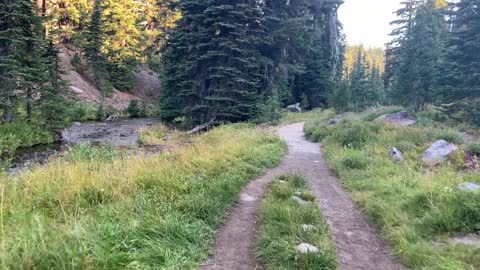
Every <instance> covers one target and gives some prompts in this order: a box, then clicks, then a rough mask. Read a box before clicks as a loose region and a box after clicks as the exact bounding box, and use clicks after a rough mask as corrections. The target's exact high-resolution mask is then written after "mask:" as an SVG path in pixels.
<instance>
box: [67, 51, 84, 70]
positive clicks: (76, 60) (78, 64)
mask: <svg viewBox="0 0 480 270" xmlns="http://www.w3.org/2000/svg"><path fill="white" fill-rule="evenodd" d="M70 64H72V66H74V67H75V70H76V71H77V72H78V73H80V74H81V75H84V74H85V71H86V69H87V67H86V66H85V65H84V64H83V62H82V58H81V57H80V55H79V54H78V53H75V55H74V56H73V57H72V60H70Z"/></svg>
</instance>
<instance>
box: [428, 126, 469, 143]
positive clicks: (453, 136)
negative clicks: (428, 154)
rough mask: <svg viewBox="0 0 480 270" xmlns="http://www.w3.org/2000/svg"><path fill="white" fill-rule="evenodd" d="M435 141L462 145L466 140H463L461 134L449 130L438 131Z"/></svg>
mask: <svg viewBox="0 0 480 270" xmlns="http://www.w3.org/2000/svg"><path fill="white" fill-rule="evenodd" d="M435 139H436V140H445V141H447V142H451V143H455V144H462V143H463V142H464V139H463V138H462V135H460V133H458V132H456V131H452V130H448V129H440V130H437V131H436V132H435Z"/></svg>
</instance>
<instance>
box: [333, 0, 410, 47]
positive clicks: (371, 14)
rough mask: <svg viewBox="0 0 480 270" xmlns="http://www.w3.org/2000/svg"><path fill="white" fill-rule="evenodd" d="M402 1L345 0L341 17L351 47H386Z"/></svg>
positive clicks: (341, 9) (340, 11) (340, 13)
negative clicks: (396, 11)
mask: <svg viewBox="0 0 480 270" xmlns="http://www.w3.org/2000/svg"><path fill="white" fill-rule="evenodd" d="M400 2H401V0H345V3H344V4H343V5H342V6H341V7H340V10H339V17H340V21H341V22H342V24H343V31H344V33H345V35H346V36H347V42H348V44H350V45H355V44H359V43H363V44H364V45H365V46H366V47H384V44H385V43H386V42H387V41H388V40H390V37H389V36H388V34H389V33H390V32H391V31H392V27H391V26H390V21H392V20H393V19H395V15H394V14H393V12H394V11H395V10H397V9H398V7H399V3H400Z"/></svg>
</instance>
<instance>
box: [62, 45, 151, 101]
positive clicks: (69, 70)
mask: <svg viewBox="0 0 480 270" xmlns="http://www.w3.org/2000/svg"><path fill="white" fill-rule="evenodd" d="M59 49H60V59H61V63H62V67H63V69H64V71H65V74H64V75H63V78H64V79H65V80H67V81H68V82H69V84H70V90H71V92H70V93H69V96H72V98H74V99H77V100H78V101H80V102H82V103H86V104H91V105H98V104H100V101H101V98H102V95H101V93H100V91H99V90H98V89H97V87H96V86H95V85H94V84H93V83H92V81H93V80H92V78H91V77H92V76H91V75H90V74H91V71H89V69H88V62H87V60H86V59H85V56H84V53H83V51H82V50H81V49H80V48H78V47H76V46H73V45H61V46H60V47H59ZM75 55H78V56H79V57H80V59H81V60H82V62H83V64H84V65H85V66H86V67H87V69H86V70H85V71H84V72H82V73H80V72H78V70H77V68H76V67H75V66H73V64H72V59H73V58H74V57H75ZM134 75H135V80H136V86H135V87H134V89H133V90H132V91H130V92H122V91H118V90H116V89H114V90H113V92H112V94H111V95H110V96H108V97H107V98H106V100H105V104H106V106H107V107H108V108H112V109H115V110H124V109H125V108H127V106H128V104H129V103H130V101H131V100H139V101H142V102H145V103H146V104H147V105H154V104H155V102H156V100H157V99H158V95H159V92H160V80H159V78H158V74H156V73H154V72H153V71H151V70H149V69H148V68H146V67H143V66H140V67H138V68H137V70H136V71H135V73H134Z"/></svg>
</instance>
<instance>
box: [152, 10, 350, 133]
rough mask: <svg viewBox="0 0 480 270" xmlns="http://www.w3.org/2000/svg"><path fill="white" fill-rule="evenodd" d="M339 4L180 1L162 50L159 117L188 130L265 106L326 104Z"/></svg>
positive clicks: (336, 60)
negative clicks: (175, 23)
mask: <svg viewBox="0 0 480 270" xmlns="http://www.w3.org/2000/svg"><path fill="white" fill-rule="evenodd" d="M340 4H341V1H329V2H318V1H290V2H285V1H275V0H271V1H265V2H259V1H254V0H244V1H227V0H223V1H215V0H210V1H200V2H198V1H190V0H185V1H181V2H180V10H181V12H182V15H183V17H182V19H181V20H180V21H179V23H178V27H177V28H176V29H175V31H174V32H173V34H172V36H171V39H170V40H169V41H168V43H167V46H166V50H165V52H164V63H165V67H164V68H165V70H164V72H163V81H164V85H163V87H164V88H163V91H162V98H161V106H160V107H161V115H162V117H163V119H165V120H167V121H173V120H174V119H182V120H183V121H184V124H185V125H187V126H192V125H196V124H202V123H206V122H211V121H217V122H224V121H227V122H229V121H244V120H250V119H255V118H257V117H258V116H259V112H261V111H265V109H262V107H264V106H267V107H268V106H271V105H272V104H282V103H283V105H286V104H289V103H293V102H302V101H303V103H304V104H303V105H304V107H307V108H315V107H320V106H326V105H327V104H328V97H329V95H330V94H331V93H332V92H333V90H334V86H335V81H336V80H337V78H338V77H340V76H341V59H340V50H341V48H340V44H339V42H340V38H339V36H340V33H339V31H340V27H339V23H338V19H337V9H338V6H339V5H340ZM267 111H268V110H267Z"/></svg>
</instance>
